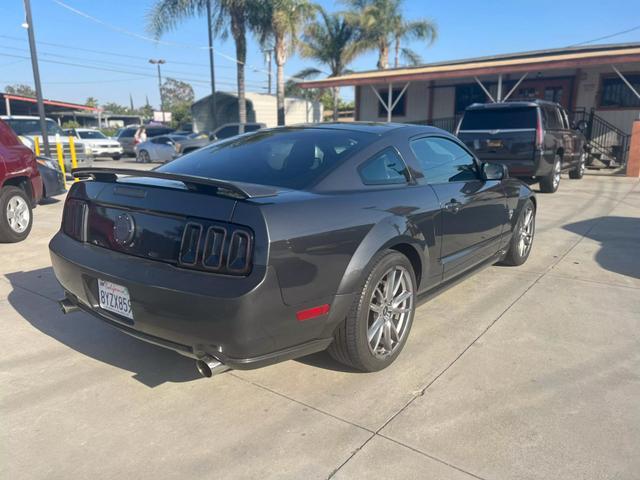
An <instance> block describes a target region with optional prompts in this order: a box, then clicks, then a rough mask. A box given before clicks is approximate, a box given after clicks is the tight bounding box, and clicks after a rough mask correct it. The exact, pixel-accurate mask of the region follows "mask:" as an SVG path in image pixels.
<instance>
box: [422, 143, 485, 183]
mask: <svg viewBox="0 0 640 480" xmlns="http://www.w3.org/2000/svg"><path fill="white" fill-rule="evenodd" d="M411 150H412V151H413V154H414V155H415V156H416V158H417V159H418V162H419V163H420V166H421V167H422V172H423V173H424V176H425V178H426V179H427V182H429V183H432V184H435V183H448V182H468V181H471V180H476V179H477V178H478V176H477V174H476V166H475V162H474V160H473V157H472V156H471V155H470V154H469V153H468V152H467V151H466V150H465V149H464V148H462V147H461V146H460V145H458V144H457V143H455V142H453V141H452V140H448V139H446V138H442V137H425V138H419V139H416V140H412V141H411Z"/></svg>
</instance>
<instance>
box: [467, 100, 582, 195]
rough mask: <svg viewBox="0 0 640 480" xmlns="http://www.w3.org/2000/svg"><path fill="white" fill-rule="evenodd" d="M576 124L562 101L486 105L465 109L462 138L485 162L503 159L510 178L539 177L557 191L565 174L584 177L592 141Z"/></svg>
mask: <svg viewBox="0 0 640 480" xmlns="http://www.w3.org/2000/svg"><path fill="white" fill-rule="evenodd" d="M573 127H577V126H572V125H571V124H570V122H569V117H568V116H567V112H566V111H565V110H564V109H563V108H562V107H561V106H560V105H558V104H557V103H553V102H547V101H543V100H527V101H514V102H506V103H483V104H474V105H471V106H470V107H468V108H467V109H466V111H465V113H464V116H463V118H462V121H461V123H460V127H459V131H458V137H459V138H460V140H462V141H463V142H464V143H465V144H466V145H467V147H468V148H469V149H471V150H472V151H473V153H475V155H476V156H477V157H478V158H479V159H480V160H482V161H486V162H500V163H502V164H504V165H506V166H507V167H508V168H509V174H510V175H511V176H513V177H519V178H522V179H525V180H527V181H528V180H536V181H539V182H540V189H541V191H542V192H544V193H553V192H555V191H556V190H557V189H558V186H559V185H560V174H561V173H562V172H569V177H570V178H573V179H580V178H582V176H583V175H584V170H585V165H586V162H587V141H586V139H585V137H584V135H583V134H582V133H581V132H580V131H579V130H578V129H577V128H573Z"/></svg>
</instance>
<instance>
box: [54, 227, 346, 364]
mask: <svg viewBox="0 0 640 480" xmlns="http://www.w3.org/2000/svg"><path fill="white" fill-rule="evenodd" d="M49 248H50V253H51V260H52V264H53V269H54V271H55V274H56V277H57V278H58V280H59V281H60V283H61V285H62V287H63V288H64V290H65V292H66V296H67V298H68V299H69V300H71V301H72V302H73V303H75V304H77V305H78V306H79V307H80V308H81V309H83V310H85V311H86V312H89V313H91V314H92V315H94V316H95V317H97V318H99V319H101V320H103V321H105V322H107V323H109V324H110V325H112V326H114V327H116V328H118V329H120V330H121V331H123V332H125V333H127V334H129V335H132V336H134V337H136V338H139V339H141V340H144V341H147V342H150V343H154V344H156V345H160V346H162V347H165V348H169V349H172V350H174V351H176V352H178V353H181V354H183V355H186V356H189V357H193V358H201V357H203V356H205V355H210V356H212V357H214V358H216V359H218V360H219V361H221V362H222V363H224V364H226V365H228V366H229V367H232V368H237V369H250V368H258V367H261V366H264V365H268V364H271V363H276V362H278V361H282V360H286V359H290V358H295V357H299V356H303V355H307V354H310V353H313V352H317V351H320V350H323V349H325V348H326V347H327V346H328V345H329V344H330V343H331V341H332V334H333V330H334V328H335V326H336V325H337V323H338V322H339V321H340V320H341V319H342V318H344V316H345V315H346V313H347V311H348V309H349V307H350V305H351V301H352V298H353V296H352V295H337V296H334V297H332V298H325V299H317V300H315V301H314V302H313V305H298V306H295V307H291V306H288V305H285V304H284V302H283V300H282V295H281V292H280V287H279V284H278V280H277V277H276V274H275V271H274V269H273V268H272V267H259V266H257V267H255V268H254V271H253V272H252V273H251V275H249V276H247V277H242V278H232V277H228V276H221V275H213V274H209V273H205V272H198V271H190V270H185V269H180V268H176V267H174V266H173V265H169V264H165V263H161V262H157V261H151V260H145V259H140V258H135V257H131V256H129V255H125V254H121V253H117V252H112V251H110V250H107V249H104V248H101V247H96V246H92V245H88V244H82V243H80V242H76V241H74V240H72V239H71V238H69V237H67V236H66V235H64V234H62V233H58V234H56V236H55V237H54V238H53V239H52V241H51V243H50V246H49ZM98 279H104V280H107V281H110V282H113V283H116V284H119V285H122V286H125V287H127V289H128V290H129V294H130V296H131V308H132V311H133V315H134V320H133V321H131V320H129V319H127V318H124V317H120V316H119V315H116V314H112V313H110V312H107V311H105V310H102V309H101V308H100V307H99V302H98V294H97V281H98ZM324 303H329V304H330V305H331V310H330V313H329V314H328V315H324V316H322V317H318V318H315V319H312V320H307V321H304V322H299V321H297V320H296V311H298V310H301V309H304V308H309V307H311V306H315V305H318V304H324Z"/></svg>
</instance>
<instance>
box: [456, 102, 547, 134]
mask: <svg viewBox="0 0 640 480" xmlns="http://www.w3.org/2000/svg"><path fill="white" fill-rule="evenodd" d="M537 122H538V117H537V115H536V108H535V107H522V108H487V109H484V110H467V111H466V112H465V114H464V117H463V119H462V124H461V125H460V130H508V129H514V128H536V125H537Z"/></svg>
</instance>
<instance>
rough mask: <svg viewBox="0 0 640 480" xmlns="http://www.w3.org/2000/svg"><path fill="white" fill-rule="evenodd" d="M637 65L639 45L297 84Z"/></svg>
mask: <svg viewBox="0 0 640 480" xmlns="http://www.w3.org/2000/svg"><path fill="white" fill-rule="evenodd" d="M633 62H640V44H624V45H606V46H597V47H581V48H568V49H559V50H549V51H540V52H524V53H520V54H509V55H501V56H495V57H484V58H477V59H471V60H459V61H454V62H446V63H438V64H429V65H422V66H419V67H408V68H395V69H387V70H372V71H367V72H356V73H351V74H348V75H342V76H339V77H331V78H325V79H321V80H311V81H307V82H300V83H298V85H299V86H300V87H302V88H329V87H342V86H354V85H381V84H388V83H399V84H404V83H406V82H412V81H425V80H443V79H456V78H465V77H466V78H469V77H470V78H473V77H479V76H486V75H500V74H507V73H526V72H531V71H545V70H556V69H562V68H583V67H589V66H600V65H607V66H609V65H612V64H616V65H621V64H625V63H633Z"/></svg>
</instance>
